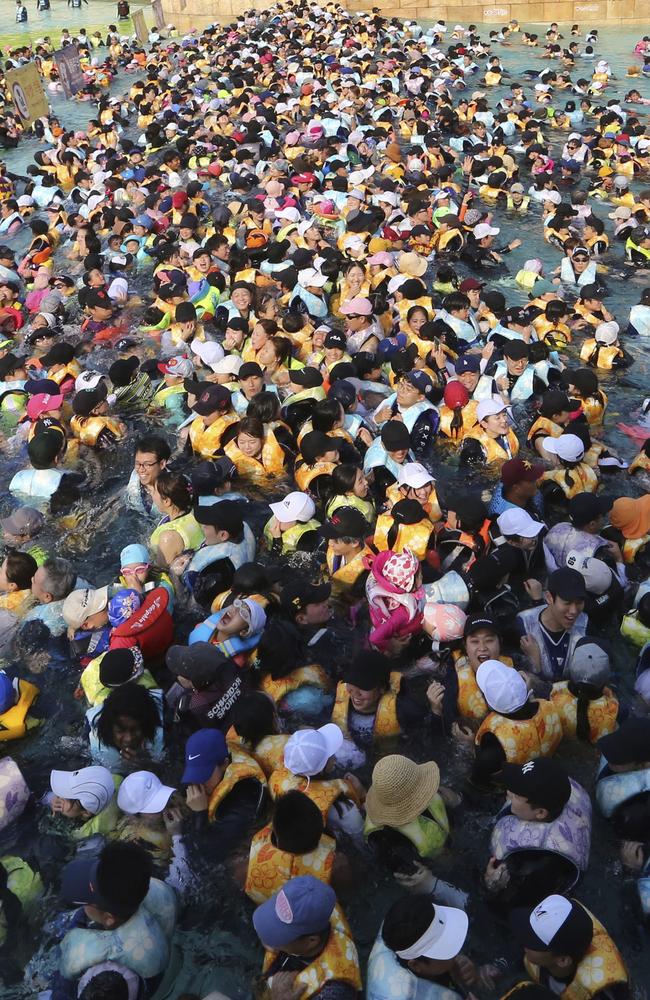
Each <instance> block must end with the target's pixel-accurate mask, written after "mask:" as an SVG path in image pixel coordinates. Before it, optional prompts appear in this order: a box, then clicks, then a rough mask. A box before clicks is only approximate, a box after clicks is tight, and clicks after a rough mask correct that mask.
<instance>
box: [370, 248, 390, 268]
mask: <svg viewBox="0 0 650 1000" xmlns="http://www.w3.org/2000/svg"><path fill="white" fill-rule="evenodd" d="M368 263H369V264H383V266H384V267H390V266H391V264H392V263H393V258H392V256H391V255H390V254H389V253H388V252H387V251H386V250H380V251H379V253H373V255H372V257H368Z"/></svg>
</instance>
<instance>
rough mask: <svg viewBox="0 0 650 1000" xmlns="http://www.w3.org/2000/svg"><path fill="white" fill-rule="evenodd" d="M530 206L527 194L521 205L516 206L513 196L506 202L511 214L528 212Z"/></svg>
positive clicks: (536, 275)
mask: <svg viewBox="0 0 650 1000" xmlns="http://www.w3.org/2000/svg"><path fill="white" fill-rule="evenodd" d="M529 205H530V195H527V194H525V195H524V197H523V199H522V201H521V203H520V204H519V205H515V203H514V201H513V200H512V195H511V194H509V195H508V200H507V202H506V208H507V209H508V211H509V212H522V213H523V212H527V211H528V206H529ZM521 273H522V272H521V271H520V272H519V274H521ZM524 273H528V274H532V273H534V272H532V271H530V272H524ZM519 274H518V275H517V278H516V279H515V280H517V281H518V279H519ZM535 277H536V278H538V277H539V275H538V274H535ZM533 284H535V282H534V281H533ZM531 287H532V286H531Z"/></svg>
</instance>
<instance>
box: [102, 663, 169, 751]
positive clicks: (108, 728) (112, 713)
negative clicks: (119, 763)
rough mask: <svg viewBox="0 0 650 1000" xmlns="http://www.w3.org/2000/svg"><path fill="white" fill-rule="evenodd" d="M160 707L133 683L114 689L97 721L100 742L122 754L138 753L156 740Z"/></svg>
mask: <svg viewBox="0 0 650 1000" xmlns="http://www.w3.org/2000/svg"><path fill="white" fill-rule="evenodd" d="M160 724H161V722H160V715H159V711H158V706H157V705H156V702H155V700H154V698H153V697H152V695H151V694H150V693H149V691H147V689H146V688H143V687H141V686H140V685H139V684H137V683H135V682H134V681H131V682H129V683H128V684H122V685H120V687H116V688H114V690H112V691H111V692H110V694H109V695H108V697H107V698H106V700H105V702H104V704H103V705H102V710H101V712H100V714H99V717H98V720H97V735H98V737H99V742H100V743H103V744H104V746H107V747H115V749H117V750H119V751H120V752H121V753H122V752H124V751H137V750H139V749H141V748H142V746H143V745H144V744H145V743H146V742H149V743H150V742H151V741H152V740H153V739H154V736H155V733H156V729H157V728H158V727H159V726H160Z"/></svg>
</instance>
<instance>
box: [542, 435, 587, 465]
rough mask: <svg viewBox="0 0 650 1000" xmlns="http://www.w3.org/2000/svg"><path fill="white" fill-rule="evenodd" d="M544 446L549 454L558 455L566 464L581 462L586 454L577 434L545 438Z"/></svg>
mask: <svg viewBox="0 0 650 1000" xmlns="http://www.w3.org/2000/svg"><path fill="white" fill-rule="evenodd" d="M542 446H543V447H544V449H545V450H546V451H548V452H549V454H551V455H557V456H558V458H561V459H562V461H564V462H579V461H580V459H581V458H582V457H583V455H584V453H585V446H584V445H583V443H582V441H581V440H580V438H579V437H578V436H577V434H562V435H561V436H560V437H557V438H554V437H545V438H544V440H543V441H542Z"/></svg>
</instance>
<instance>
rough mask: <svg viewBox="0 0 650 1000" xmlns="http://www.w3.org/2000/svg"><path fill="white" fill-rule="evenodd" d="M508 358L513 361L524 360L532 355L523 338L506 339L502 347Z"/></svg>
mask: <svg viewBox="0 0 650 1000" xmlns="http://www.w3.org/2000/svg"><path fill="white" fill-rule="evenodd" d="M501 350H502V351H503V353H504V355H505V357H506V358H510V359H511V360H512V361H522V360H523V358H529V357H530V347H529V346H528V344H526V343H525V342H524V341H523V340H506V342H505V344H504V345H503V347H502V348H501Z"/></svg>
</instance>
